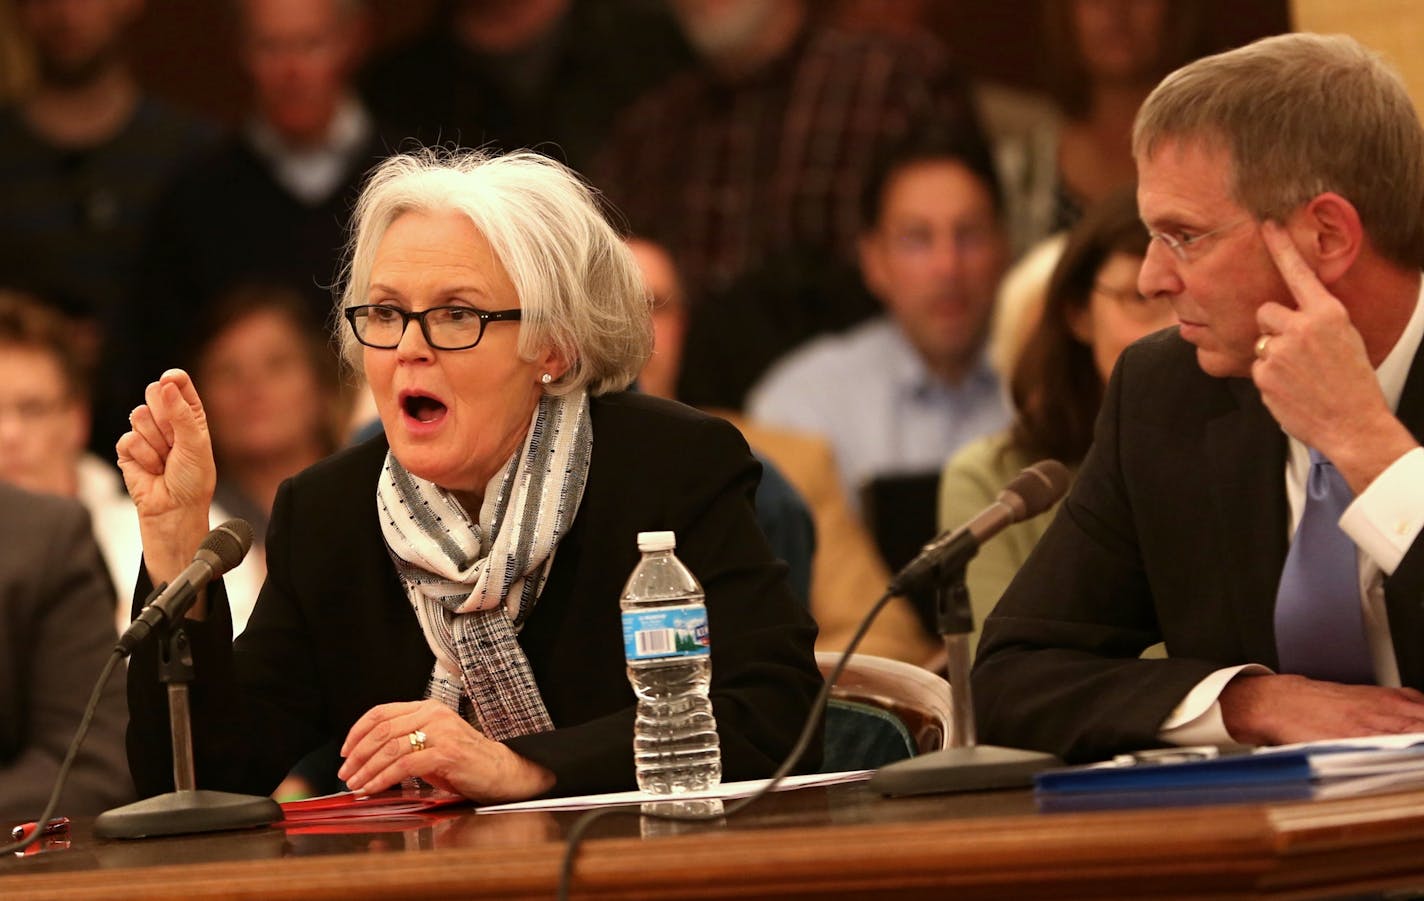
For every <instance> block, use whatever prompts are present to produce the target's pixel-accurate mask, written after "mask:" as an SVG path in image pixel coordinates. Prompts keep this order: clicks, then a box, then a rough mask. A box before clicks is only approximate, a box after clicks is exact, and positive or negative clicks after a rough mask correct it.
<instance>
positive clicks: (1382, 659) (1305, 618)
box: [974, 34, 1424, 761]
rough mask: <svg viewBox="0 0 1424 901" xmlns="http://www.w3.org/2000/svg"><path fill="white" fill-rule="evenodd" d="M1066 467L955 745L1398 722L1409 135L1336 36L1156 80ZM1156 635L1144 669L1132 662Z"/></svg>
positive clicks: (1382, 70) (1410, 435)
mask: <svg viewBox="0 0 1424 901" xmlns="http://www.w3.org/2000/svg"><path fill="white" fill-rule="evenodd" d="M1133 152H1134V155H1135V157H1136V159H1137V167H1138V188H1137V201H1138V208H1139V210H1140V213H1141V216H1142V220H1143V222H1144V223H1145V225H1146V226H1147V229H1148V231H1149V233H1150V234H1151V235H1152V237H1153V239H1154V240H1153V241H1152V243H1151V244H1150V245H1149V247H1148V250H1147V256H1146V258H1145V260H1144V262H1143V266H1142V270H1141V273H1140V274H1139V276H1138V282H1137V284H1138V290H1139V291H1141V293H1142V294H1143V295H1144V296H1146V297H1149V298H1164V299H1166V300H1168V301H1169V302H1170V303H1171V304H1172V307H1173V309H1174V310H1175V311H1176V314H1177V319H1178V321H1179V322H1180V328H1178V329H1170V330H1167V331H1165V332H1159V333H1158V334H1156V335H1153V336H1151V337H1148V338H1145V339H1143V340H1141V341H1138V342H1137V343H1135V344H1133V345H1132V346H1131V347H1129V348H1127V350H1126V351H1124V352H1123V353H1122V355H1121V356H1120V357H1119V359H1118V363H1117V367H1116V369H1115V371H1114V373H1113V376H1112V379H1111V381H1110V382H1109V384H1108V387H1107V390H1106V393H1105V395H1104V399H1103V409H1102V413H1101V415H1100V416H1099V419H1098V424H1097V428H1096V433H1095V439H1094V444H1093V447H1092V449H1091V450H1090V451H1089V452H1088V455H1087V458H1086V459H1085V460H1084V462H1083V465H1082V468H1081V469H1080V471H1079V473H1078V477H1077V480H1076V481H1075V482H1074V484H1073V489H1072V492H1071V493H1070V494H1069V495H1068V498H1067V499H1066V500H1065V501H1064V502H1063V505H1062V507H1061V508H1060V510H1059V512H1058V515H1057V517H1056V518H1055V519H1054V521H1053V523H1052V525H1050V526H1049V528H1048V531H1047V533H1046V534H1045V535H1044V536H1043V539H1042V540H1041V541H1040V542H1039V543H1038V546H1037V547H1036V548H1035V549H1034V552H1033V554H1032V555H1031V556H1030V557H1029V559H1028V561H1027V562H1026V563H1025V564H1024V567H1023V569H1021V570H1020V571H1019V575H1018V577H1017V578H1016V579H1015V580H1014V581H1013V583H1012V584H1010V586H1009V588H1008V590H1007V591H1006V592H1005V593H1004V596H1003V598H1002V599H1001V600H1000V602H999V605H998V607H997V608H996V609H995V611H994V613H993V614H992V615H990V617H989V618H988V621H987V622H986V623H985V624H984V634H983V639H982V640H981V641H980V644H979V650H978V657H977V660H976V663H975V669H974V694H975V699H976V701H977V702H978V703H977V711H978V715H979V727H980V736H981V738H984V739H985V740H987V741H991V742H994V743H996V744H1001V745H1011V746H1017V747H1027V748H1038V749H1043V750H1047V751H1052V752H1054V753H1057V754H1059V755H1061V756H1063V757H1064V758H1065V759H1067V760H1069V761H1087V760H1093V759H1101V758H1105V757H1111V756H1112V755H1113V754H1115V753H1118V752H1129V751H1135V750H1140V749H1143V748H1148V747H1153V746H1159V745H1170V744H1204V743H1211V744H1218V745H1234V744H1247V745H1276V744H1282V743H1289V742H1297V741H1306V740H1312V739H1335V738H1343V737H1350V736H1358V735H1369V734H1377V733H1394V732H1418V731H1421V730H1424V694H1421V693H1420V692H1419V691H1418V689H1420V688H1424V641H1421V638H1424V607H1421V606H1420V603H1419V599H1420V598H1421V597H1424V542H1422V541H1420V540H1418V536H1419V532H1420V528H1421V525H1424V450H1421V449H1420V446H1419V436H1420V435H1424V363H1420V362H1419V358H1420V341H1421V336H1424V304H1421V303H1420V302H1419V300H1420V286H1421V274H1420V262H1421V261H1424V129H1421V127H1420V123H1419V119H1418V117H1417V115H1416V114H1415V111H1414V108H1413V106H1412V105H1411V103H1410V100H1409V97H1408V95H1407V93H1406V92H1405V89H1404V86H1403V84H1402V83H1401V81H1400V79H1399V77H1398V76H1397V75H1396V74H1395V73H1394V72H1392V71H1391V70H1389V69H1388V68H1387V67H1386V66H1385V64H1384V63H1383V62H1381V61H1380V59H1379V58H1378V57H1377V56H1376V55H1375V54H1373V53H1371V52H1370V51H1368V50H1366V49H1365V48H1363V47H1362V46H1361V45H1360V44H1358V43H1357V42H1355V41H1354V40H1352V39H1350V38H1347V37H1340V36H1336V37H1321V36H1318V35H1310V34H1291V35H1282V36H1278V37H1273V38H1267V39H1264V40H1262V41H1258V42H1256V43H1254V44H1251V45H1249V46H1247V47H1244V48H1241V49H1238V50H1234V51H1231V52H1228V53H1223V54H1219V55H1217V56H1213V57H1208V58H1206V59H1204V60H1200V61H1198V62H1196V63H1192V64H1191V65H1188V66H1186V67H1184V68H1182V69H1180V70H1178V71H1177V72H1175V73H1173V74H1172V75H1169V76H1168V77H1167V78H1166V79H1165V80H1164V81H1163V82H1162V83H1161V84H1160V85H1159V86H1158V87H1157V88H1156V89H1155V90H1154V91H1153V93H1152V95H1151V96H1150V97H1149V98H1148V99H1147V101H1146V103H1145V104H1144V105H1143V107H1142V109H1141V111H1140V112H1139V114H1138V118H1137V123H1136V127H1135V130H1134V134H1133ZM1158 641H1162V642H1164V643H1165V645H1166V651H1167V655H1168V656H1167V657H1166V659H1151V660H1149V659H1139V658H1138V654H1139V652H1141V651H1142V650H1143V648H1145V647H1147V646H1149V645H1151V644H1153V643H1155V642H1158Z"/></svg>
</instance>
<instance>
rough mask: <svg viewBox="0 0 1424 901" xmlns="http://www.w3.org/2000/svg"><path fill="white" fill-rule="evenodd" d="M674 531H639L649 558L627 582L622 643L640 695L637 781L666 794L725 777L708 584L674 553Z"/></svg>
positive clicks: (694, 788)
mask: <svg viewBox="0 0 1424 901" xmlns="http://www.w3.org/2000/svg"><path fill="white" fill-rule="evenodd" d="M676 546H677V538H676V536H675V535H674V534H673V533H672V532H640V533H639V534H638V550H640V551H642V552H643V559H642V560H641V561H639V563H638V565H637V567H635V568H634V570H633V574H632V575H631V576H629V577H628V584H627V585H625V586H624V587H623V598H622V609H623V649H624V654H625V656H626V658H627V660H628V681H629V682H631V683H632V685H633V693H634V694H636V695H637V696H638V717H637V722H636V723H635V724H634V727H633V758H634V762H635V763H636V765H637V769H638V788H640V789H642V790H643V791H646V792H651V793H654V794H660V795H671V794H681V793H683V792H692V791H701V790H703V789H708V788H711V787H713V786H715V785H716V784H717V783H719V782H720V781H722V751H721V746H720V745H719V743H718V740H717V721H716V720H715V719H713V717H712V702H711V701H710V700H708V698H707V688H708V686H709V685H710V683H711V681H712V658H711V648H710V644H709V641H708V634H707V607H706V606H705V605H704V604H703V593H702V586H701V585H699V584H698V582H697V579H696V578H695V577H694V576H693V575H692V573H691V572H690V571H689V570H688V568H687V567H686V566H684V565H683V564H682V561H681V560H679V559H677V557H675V556H673V548H675V547H676Z"/></svg>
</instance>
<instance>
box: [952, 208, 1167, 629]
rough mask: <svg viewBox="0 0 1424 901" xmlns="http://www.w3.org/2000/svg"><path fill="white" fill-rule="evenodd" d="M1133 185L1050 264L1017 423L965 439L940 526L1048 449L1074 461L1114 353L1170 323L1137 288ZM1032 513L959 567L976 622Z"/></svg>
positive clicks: (1088, 438)
mask: <svg viewBox="0 0 1424 901" xmlns="http://www.w3.org/2000/svg"><path fill="white" fill-rule="evenodd" d="M1148 240H1149V239H1148V237H1147V231H1146V229H1144V228H1143V227H1142V220H1141V219H1139V218H1138V216H1137V200H1136V196H1135V191H1134V188H1133V187H1132V186H1125V187H1123V188H1121V189H1119V190H1118V191H1116V192H1114V193H1112V194H1110V195H1108V197H1107V198H1106V199H1104V200H1103V201H1102V202H1100V203H1099V204H1097V205H1096V206H1094V207H1091V208H1089V210H1088V212H1087V215H1086V216H1085V217H1084V218H1083V220H1082V221H1081V222H1079V223H1078V225H1077V226H1076V227H1075V228H1074V229H1073V231H1072V233H1071V234H1070V235H1069V237H1068V242H1067V245H1066V246H1065V247H1064V249H1063V255H1062V256H1061V257H1060V258H1059V260H1058V265H1057V266H1056V267H1055V268H1054V270H1053V275H1052V277H1051V278H1050V279H1049V282H1048V291H1047V294H1046V296H1045V298H1044V302H1043V310H1042V313H1041V315H1039V316H1038V324H1037V325H1036V326H1035V327H1034V329H1033V331H1032V332H1031V333H1030V334H1029V336H1028V339H1027V341H1026V342H1025V344H1024V347H1023V350H1022V351H1021V352H1020V353H1019V355H1018V358H1017V360H1015V361H1014V362H1013V364H1012V367H1011V374H1010V377H1009V394H1010V396H1011V397H1012V399H1013V403H1014V411H1015V414H1016V415H1015V417H1014V424H1013V425H1012V426H1011V427H1009V428H1008V429H1005V430H1004V431H1002V432H997V433H995V434H993V435H986V436H984V437H983V438H980V439H979V440H977V441H974V442H972V443H970V444H969V445H967V446H966V447H964V448H963V449H962V450H961V451H960V452H959V453H957V454H955V455H954V457H952V458H951V459H950V461H949V462H948V463H947V464H946V465H945V468H944V472H943V474H942V475H941V477H940V482H939V524H940V529H941V530H945V529H953V528H955V527H956V526H958V525H960V524H961V523H965V522H968V521H969V520H970V519H971V518H973V517H974V515H975V514H977V513H978V512H979V511H980V510H983V509H984V508H985V507H987V506H989V505H990V504H992V503H994V499H995V498H997V497H998V495H999V491H1000V489H1002V488H1003V487H1004V485H1006V484H1008V482H1009V480H1010V479H1012V478H1013V477H1014V476H1015V475H1017V474H1018V473H1019V472H1020V471H1021V470H1022V469H1023V468H1024V467H1026V466H1028V465H1030V464H1031V463H1034V462H1035V461H1038V460H1042V459H1044V458H1047V457H1051V458H1053V459H1055V460H1058V461H1060V462H1062V463H1064V464H1066V465H1067V466H1069V467H1070V468H1074V469H1076V468H1077V467H1078V466H1079V465H1081V464H1082V462H1083V457H1084V456H1086V455H1087V453H1088V447H1089V445H1091V444H1092V443H1093V420H1094V419H1096V418H1097V415H1098V407H1099V405H1101V404H1102V400H1103V387H1104V386H1105V385H1107V383H1108V378H1109V376H1111V375H1112V369H1113V365H1114V364H1115V363H1116V362H1117V358H1118V355H1119V354H1121V353H1122V351H1123V348H1125V347H1127V346H1128V345H1129V344H1131V343H1132V342H1133V341H1136V340H1137V339H1138V338H1141V337H1144V336H1146V335H1150V334H1151V333H1153V332H1155V331H1158V330H1159V329H1164V328H1167V327H1168V326H1171V325H1175V324H1176V321H1177V317H1176V315H1175V314H1173V312H1172V305H1171V304H1170V303H1168V302H1167V299H1166V298H1164V297H1144V296H1143V295H1141V294H1139V293H1138V291H1137V273H1138V270H1140V269H1141V268H1142V257H1143V254H1145V253H1146V252H1147V242H1148ZM1049 522H1050V516H1048V515H1044V516H1036V517H1034V518H1032V519H1028V520H1025V521H1024V522H1021V523H1017V524H1015V525H1012V526H1010V527H1009V528H1008V529H1005V530H1004V533H1003V534H1002V535H1000V536H998V537H997V538H995V539H994V541H992V542H990V543H988V544H986V545H985V546H984V547H982V548H981V549H980V550H979V553H978V555H976V556H975V557H974V559H973V560H971V561H970V562H969V566H968V567H967V568H966V569H965V577H966V584H967V585H968V587H969V598H970V601H971V602H972V603H973V610H974V624H975V628H976V632H975V634H976V635H977V634H978V633H977V629H978V627H979V626H980V625H982V624H983V622H984V618H985V616H986V615H987V614H988V613H989V611H990V610H992V609H994V604H995V603H996V602H997V601H998V600H999V596H1000V595H1002V594H1003V593H1004V589H1005V588H1007V587H1008V584H1009V582H1010V581H1011V580H1012V579H1013V577H1014V574H1015V573H1017V572H1018V570H1019V567H1021V566H1023V562H1024V560H1026V559H1028V555H1029V552H1030V551H1032V550H1033V546H1034V545H1035V544H1037V543H1038V539H1039V538H1040V537H1042V535H1043V532H1044V530H1045V529H1046V528H1047V527H1048V523H1049Z"/></svg>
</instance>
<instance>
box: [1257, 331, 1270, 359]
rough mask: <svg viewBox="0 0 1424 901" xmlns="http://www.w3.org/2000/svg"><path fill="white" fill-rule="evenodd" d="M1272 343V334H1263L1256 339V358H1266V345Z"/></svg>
mask: <svg viewBox="0 0 1424 901" xmlns="http://www.w3.org/2000/svg"><path fill="white" fill-rule="evenodd" d="M1269 343H1271V336H1270V335H1262V336H1261V337H1259V338H1257V339H1256V359H1258V360H1264V359H1266V345H1267V344H1269Z"/></svg>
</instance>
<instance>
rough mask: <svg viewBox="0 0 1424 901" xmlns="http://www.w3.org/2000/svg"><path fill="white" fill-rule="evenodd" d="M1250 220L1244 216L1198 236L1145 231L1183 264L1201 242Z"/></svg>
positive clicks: (1198, 252) (1190, 258)
mask: <svg viewBox="0 0 1424 901" xmlns="http://www.w3.org/2000/svg"><path fill="white" fill-rule="evenodd" d="M1250 219H1251V217H1249V216H1244V217H1242V218H1240V219H1236V220H1234V221H1232V222H1228V223H1226V224H1225V225H1222V226H1218V227H1217V228H1214V229H1212V230H1211V231H1207V232H1202V233H1201V234H1199V235H1190V234H1182V233H1180V232H1178V233H1176V234H1173V233H1171V232H1155V231H1153V230H1152V229H1150V228H1149V229H1148V230H1147V237H1149V238H1151V239H1152V240H1154V241H1160V242H1161V243H1162V246H1164V247H1166V248H1167V249H1168V250H1170V251H1172V255H1173V256H1175V257H1176V258H1177V259H1179V260H1181V261H1182V262H1183V263H1190V262H1191V261H1192V259H1193V248H1196V247H1197V245H1198V244H1200V243H1201V242H1202V241H1205V240H1206V239H1207V238H1213V237H1216V236H1217V235H1220V234H1223V233H1225V232H1227V231H1230V230H1231V229H1233V228H1235V227H1236V226H1238V225H1240V224H1241V223H1243V222H1249V221H1250ZM1196 253H1197V255H1198V256H1200V254H1201V251H1200V250H1198V251H1197V252H1196Z"/></svg>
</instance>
